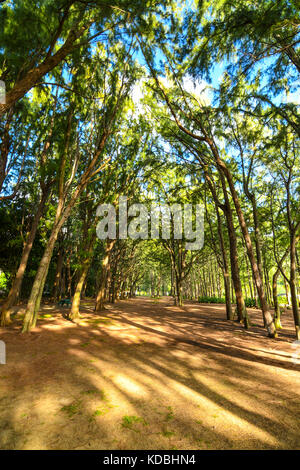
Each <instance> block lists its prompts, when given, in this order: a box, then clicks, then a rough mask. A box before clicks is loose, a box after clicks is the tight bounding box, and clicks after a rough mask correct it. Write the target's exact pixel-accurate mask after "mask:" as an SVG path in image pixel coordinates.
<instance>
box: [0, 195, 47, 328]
mask: <svg viewBox="0 0 300 470" xmlns="http://www.w3.org/2000/svg"><path fill="white" fill-rule="evenodd" d="M48 194H49V191H43V193H42V197H41V200H40V202H39V205H38V210H37V212H36V214H35V217H34V219H33V222H32V225H31V229H30V232H29V234H28V237H27V239H26V242H25V244H24V247H23V252H22V256H21V261H20V265H19V268H18V270H17V273H16V276H15V279H14V281H13V283H12V286H11V289H10V291H9V294H8V297H7V299H6V301H5V303H4V305H3V307H2V309H1V318H0V325H1V326H6V325H8V324H9V323H10V322H11V320H10V315H11V308H12V306H13V305H15V304H16V302H17V300H18V298H19V295H20V291H21V287H22V282H23V278H24V273H25V270H26V266H27V263H28V258H29V255H30V252H31V249H32V245H33V242H34V239H35V235H36V231H37V228H38V225H39V221H40V218H41V216H42V214H43V210H44V207H45V203H46V200H47V197H48Z"/></svg>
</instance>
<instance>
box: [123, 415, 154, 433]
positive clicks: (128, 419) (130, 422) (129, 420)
mask: <svg viewBox="0 0 300 470" xmlns="http://www.w3.org/2000/svg"><path fill="white" fill-rule="evenodd" d="M137 423H141V424H142V425H143V426H147V425H148V423H147V421H146V420H145V419H144V418H141V417H139V416H123V418H122V423H121V426H122V427H123V428H125V429H130V430H131V431H135V432H138V430H137V429H136V428H134V424H137Z"/></svg>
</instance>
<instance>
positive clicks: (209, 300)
mask: <svg viewBox="0 0 300 470" xmlns="http://www.w3.org/2000/svg"><path fill="white" fill-rule="evenodd" d="M198 302H199V303H200V304H201V303H203V304H225V299H224V297H209V296H207V295H203V296H200V297H198Z"/></svg>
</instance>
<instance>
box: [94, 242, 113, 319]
mask: <svg viewBox="0 0 300 470" xmlns="http://www.w3.org/2000/svg"><path fill="white" fill-rule="evenodd" d="M115 242H116V240H108V241H107V245H106V250H105V255H104V258H103V261H102V270H101V277H100V283H99V291H98V295H97V298H96V304H95V312H100V311H101V310H104V301H105V297H106V284H107V278H108V272H109V270H110V257H111V251H112V249H113V247H114V245H115Z"/></svg>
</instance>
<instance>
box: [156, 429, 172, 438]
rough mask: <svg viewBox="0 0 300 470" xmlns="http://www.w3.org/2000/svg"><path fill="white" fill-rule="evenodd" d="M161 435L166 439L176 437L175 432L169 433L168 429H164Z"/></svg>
mask: <svg viewBox="0 0 300 470" xmlns="http://www.w3.org/2000/svg"><path fill="white" fill-rule="evenodd" d="M160 434H161V435H162V436H164V437H172V436H174V435H175V432H173V431H169V430H168V429H163V431H162V432H161V433H160Z"/></svg>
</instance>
